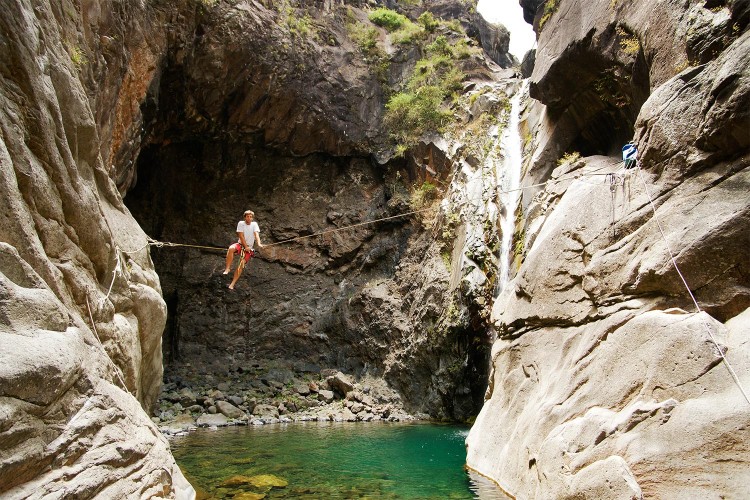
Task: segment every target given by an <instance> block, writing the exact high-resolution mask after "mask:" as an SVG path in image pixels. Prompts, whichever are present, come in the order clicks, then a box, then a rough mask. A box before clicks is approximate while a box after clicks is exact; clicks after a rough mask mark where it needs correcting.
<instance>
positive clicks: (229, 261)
mask: <svg viewBox="0 0 750 500" xmlns="http://www.w3.org/2000/svg"><path fill="white" fill-rule="evenodd" d="M233 260H234V248H231V247H230V248H229V250H227V266H226V267H225V268H224V274H229V271H230V268H231V267H232V261H233Z"/></svg>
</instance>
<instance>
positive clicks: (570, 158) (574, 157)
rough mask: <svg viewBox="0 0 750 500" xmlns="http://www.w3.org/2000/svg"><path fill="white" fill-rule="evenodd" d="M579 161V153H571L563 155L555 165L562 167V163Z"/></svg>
mask: <svg viewBox="0 0 750 500" xmlns="http://www.w3.org/2000/svg"><path fill="white" fill-rule="evenodd" d="M580 159H581V153H579V152H578V151H573V152H571V153H565V154H564V155H563V157H562V158H560V159H559V160H557V164H558V165H562V164H564V163H575V162H577V161H578V160H580Z"/></svg>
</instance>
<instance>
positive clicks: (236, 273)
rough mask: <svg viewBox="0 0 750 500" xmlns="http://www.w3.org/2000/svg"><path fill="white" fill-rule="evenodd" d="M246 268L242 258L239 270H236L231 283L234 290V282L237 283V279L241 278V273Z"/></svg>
mask: <svg viewBox="0 0 750 500" xmlns="http://www.w3.org/2000/svg"><path fill="white" fill-rule="evenodd" d="M244 268H245V265H244V262H242V261H241V260H240V265H239V266H237V270H236V271H234V278H232V282H231V283H230V284H229V289H230V290H234V284H235V283H237V280H238V279H240V275H241V274H242V270H243V269H244Z"/></svg>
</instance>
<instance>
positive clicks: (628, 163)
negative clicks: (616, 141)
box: [622, 142, 638, 169]
mask: <svg viewBox="0 0 750 500" xmlns="http://www.w3.org/2000/svg"><path fill="white" fill-rule="evenodd" d="M622 161H623V163H624V164H625V168H627V169H630V168H633V167H635V166H636V165H637V164H638V149H637V148H636V147H635V144H633V143H632V142H629V143H627V144H625V145H624V146H623V147H622Z"/></svg>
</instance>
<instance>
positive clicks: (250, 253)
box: [224, 210, 263, 290]
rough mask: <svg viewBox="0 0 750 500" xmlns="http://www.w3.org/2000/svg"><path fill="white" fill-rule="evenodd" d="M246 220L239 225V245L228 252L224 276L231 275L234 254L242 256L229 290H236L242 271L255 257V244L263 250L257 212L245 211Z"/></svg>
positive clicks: (230, 247) (235, 244) (233, 245)
mask: <svg viewBox="0 0 750 500" xmlns="http://www.w3.org/2000/svg"><path fill="white" fill-rule="evenodd" d="M244 218H245V220H241V221H240V222H238V223H237V237H238V241H237V243H233V244H231V245H229V249H228V250H227V266H226V268H225V269H224V274H229V271H230V270H231V267H232V261H233V260H234V254H236V253H238V254H240V263H239V264H238V265H237V270H235V271H234V277H233V278H232V283H230V284H229V289H230V290H234V285H235V283H237V280H238V279H240V275H241V274H242V270H243V269H244V268H245V265H246V264H247V263H248V262H249V261H250V259H251V258H253V257H254V256H255V251H254V250H253V248H254V246H255V244H256V243H257V244H258V248H259V249H260V248H263V244H262V243H261V242H260V227H258V223H257V222H255V221H254V220H253V219H254V218H255V212H253V211H252V210H245V213H244Z"/></svg>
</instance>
